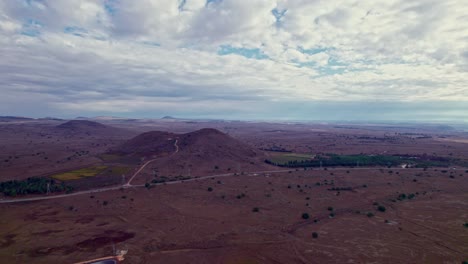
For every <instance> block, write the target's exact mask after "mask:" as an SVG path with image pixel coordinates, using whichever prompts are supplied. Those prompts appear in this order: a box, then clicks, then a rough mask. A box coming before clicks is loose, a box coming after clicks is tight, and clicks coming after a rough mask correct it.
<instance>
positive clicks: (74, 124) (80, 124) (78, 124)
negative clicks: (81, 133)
mask: <svg viewBox="0 0 468 264" xmlns="http://www.w3.org/2000/svg"><path fill="white" fill-rule="evenodd" d="M57 128H61V129H70V130H78V129H87V128H98V129H99V128H101V129H103V128H108V126H106V125H103V124H101V123H98V122H94V121H89V120H70V121H68V122H65V123H63V124H60V125H58V126H57Z"/></svg>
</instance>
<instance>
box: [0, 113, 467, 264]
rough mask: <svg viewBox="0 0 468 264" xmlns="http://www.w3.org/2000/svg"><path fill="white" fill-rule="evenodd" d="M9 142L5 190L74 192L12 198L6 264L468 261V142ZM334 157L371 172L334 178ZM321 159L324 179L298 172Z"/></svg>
mask: <svg viewBox="0 0 468 264" xmlns="http://www.w3.org/2000/svg"><path fill="white" fill-rule="evenodd" d="M95 121H98V122H99V123H97V122H95ZM151 131H153V132H151ZM154 131H161V132H154ZM0 138H1V139H0V140H1V144H0V146H1V149H0V155H1V156H0V158H1V165H0V177H1V178H0V181H1V182H7V181H11V180H17V181H21V180H25V179H27V178H29V177H42V178H45V179H53V180H54V181H53V184H55V185H57V184H62V185H63V186H66V187H67V188H70V189H67V188H65V189H60V188H58V189H57V191H56V192H47V193H42V194H41V193H30V194H20V193H14V194H13V195H12V193H7V194H8V195H5V196H2V197H1V198H0V199H1V200H0V210H1V212H2V213H1V217H0V221H1V223H0V259H1V262H2V263H75V262H79V261H84V260H87V259H93V258H99V257H103V256H107V255H112V253H113V250H114V248H119V249H128V254H127V255H126V256H125V261H124V262H123V263H233V264H234V263H462V262H463V261H465V260H467V259H468V253H467V252H468V224H467V222H468V168H467V167H468V166H466V165H465V164H466V162H467V161H468V144H467V143H466V142H467V141H466V140H467V139H468V133H466V132H464V131H463V130H462V129H454V128H451V127H448V126H441V125H421V124H418V125H411V124H385V125H384V124H328V123H320V124H317V123H280V122H278V123H266V122H240V121H213V120H181V119H172V118H171V119H158V120H121V119H119V120H92V121H90V120H73V121H67V120H13V121H12V120H9V121H8V122H1V123H0ZM327 155H328V156H327ZM332 155H339V157H340V158H341V159H352V158H356V159H357V160H356V164H352V165H349V166H327V165H326V164H327V161H329V160H331V159H332V158H333V157H338V156H332ZM356 155H358V156H356ZM320 157H325V158H324V159H323V164H322V163H320V166H315V165H314V166H305V165H304V166H302V165H297V166H296V165H294V164H293V163H289V165H287V166H286V165H284V164H288V163H287V162H294V161H295V160H297V161H298V162H307V161H311V162H312V161H314V160H317V161H318V159H320ZM366 157H383V158H386V159H387V160H389V161H393V160H394V159H395V157H398V159H399V160H401V162H398V164H394V163H392V164H390V163H388V165H385V166H382V165H373V164H370V165H369V164H365V163H364V162H365V161H367V160H368V159H367V158H366ZM388 157H391V159H389V158H388ZM268 160H273V161H275V163H276V162H278V163H281V162H284V164H283V163H282V164H283V165H284V166H283V165H282V166H279V164H276V166H275V164H271V163H267V162H265V161H268ZM413 161H414V163H413ZM360 162H361V163H360ZM301 164H302V163H301ZM310 164H312V163H310ZM293 165H294V166H293ZM322 165H323V166H322ZM28 199H30V200H28ZM34 199H36V200H34Z"/></svg>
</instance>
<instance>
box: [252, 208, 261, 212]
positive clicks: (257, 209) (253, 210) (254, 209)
mask: <svg viewBox="0 0 468 264" xmlns="http://www.w3.org/2000/svg"><path fill="white" fill-rule="evenodd" d="M258 211H260V209H259V208H258V207H254V208H253V209H252V212H254V213H257V212H258Z"/></svg>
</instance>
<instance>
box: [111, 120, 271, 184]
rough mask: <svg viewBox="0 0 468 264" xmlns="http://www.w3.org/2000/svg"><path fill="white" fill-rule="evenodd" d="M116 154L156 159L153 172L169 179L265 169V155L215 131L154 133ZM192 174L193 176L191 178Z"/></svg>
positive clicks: (124, 146) (133, 142)
mask: <svg viewBox="0 0 468 264" xmlns="http://www.w3.org/2000/svg"><path fill="white" fill-rule="evenodd" d="M116 152H119V153H123V154H127V155H137V156H140V157H146V158H147V159H150V158H156V157H157V159H156V160H155V161H154V162H153V163H152V166H151V167H152V169H155V170H158V169H159V171H160V172H161V173H162V174H164V175H167V176H171V175H172V176H175V175H183V176H197V175H207V174H221V173H229V172H241V171H249V170H257V169H264V168H266V165H265V164H264V163H263V162H262V161H263V155H262V154H260V153H257V152H256V151H255V150H254V149H252V148H251V147H250V146H249V145H246V144H244V143H242V142H240V141H238V140H237V139H234V138H232V137H231V136H229V135H227V134H224V133H222V132H221V131H218V130H216V129H207V128H205V129H201V130H197V131H194V132H190V133H186V134H174V133H169V132H160V131H151V132H146V133H143V134H140V135H138V136H136V137H134V138H132V139H131V140H129V141H127V142H125V143H124V144H122V145H121V146H120V147H119V148H117V149H116ZM189 174H190V175H189Z"/></svg>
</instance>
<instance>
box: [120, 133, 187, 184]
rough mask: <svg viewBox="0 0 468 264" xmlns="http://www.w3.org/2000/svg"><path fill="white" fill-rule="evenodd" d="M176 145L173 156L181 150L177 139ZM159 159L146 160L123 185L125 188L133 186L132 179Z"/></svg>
mask: <svg viewBox="0 0 468 264" xmlns="http://www.w3.org/2000/svg"><path fill="white" fill-rule="evenodd" d="M174 147H175V151H174V152H173V153H172V154H171V157H172V156H174V154H176V153H177V152H179V146H178V145H177V139H176V140H175V142H174ZM155 160H157V159H152V160H149V161H147V162H145V164H143V165H142V166H141V167H140V168H139V169H138V170H137V171H136V172H135V173H134V174H133V175H132V177H130V179H129V180H128V182H127V183H126V184H124V185H123V187H124V188H128V187H131V186H132V181H133V179H134V178H135V177H136V176H137V175H138V174H139V173H140V172H141V171H142V170H143V169H144V168H145V167H146V166H147V165H148V164H150V163H151V162H153V161H155Z"/></svg>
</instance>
